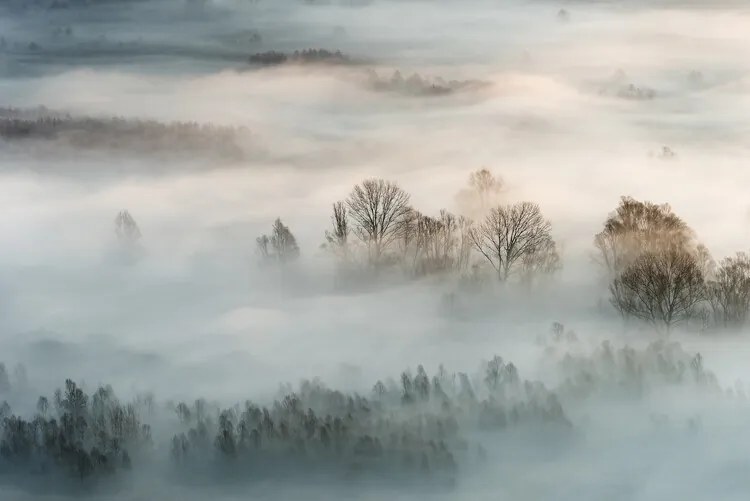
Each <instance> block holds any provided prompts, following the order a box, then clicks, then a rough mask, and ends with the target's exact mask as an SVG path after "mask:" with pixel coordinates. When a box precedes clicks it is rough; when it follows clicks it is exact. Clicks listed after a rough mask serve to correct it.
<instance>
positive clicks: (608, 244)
mask: <svg viewBox="0 0 750 501" xmlns="http://www.w3.org/2000/svg"><path fill="white" fill-rule="evenodd" d="M594 244H595V246H596V248H597V250H598V255H597V258H598V261H599V263H600V264H601V265H602V266H603V268H604V269H605V270H606V272H607V275H608V278H609V282H610V284H609V290H610V294H611V297H610V301H611V303H612V305H613V306H614V307H615V308H616V309H617V310H618V311H619V312H620V313H621V314H622V315H623V316H624V317H634V318H638V319H641V320H645V321H647V322H649V323H651V324H653V325H655V326H657V327H658V328H662V329H665V330H667V331H668V330H670V329H671V328H672V327H673V326H674V325H676V324H680V323H687V322H688V321H689V320H691V319H697V320H700V321H701V323H702V325H703V326H705V325H707V324H708V323H709V322H710V321H711V320H713V322H714V323H715V324H718V325H721V326H723V327H739V326H741V325H743V324H744V323H745V321H746V320H747V313H748V311H750V258H748V256H747V255H746V254H744V253H740V254H737V256H735V257H730V258H726V259H724V260H723V261H722V262H721V263H720V264H719V266H718V267H717V266H716V264H715V263H714V261H713V259H712V258H711V255H710V253H709V252H708V250H707V249H706V247H705V246H703V245H702V244H700V243H698V242H697V240H696V238H695V234H694V232H693V231H692V230H691V229H690V227H689V226H688V225H687V224H686V223H685V222H684V221H683V220H682V219H680V218H679V217H678V216H677V215H676V214H674V213H673V212H672V210H671V208H670V207H669V206H668V205H666V204H664V205H657V204H654V203H651V202H641V201H638V200H635V199H633V198H630V197H623V198H622V199H621V201H620V205H619V206H618V207H617V209H616V210H615V212H614V213H612V214H611V215H610V216H609V218H608V219H607V220H606V222H605V224H604V229H603V230H602V231H601V232H600V233H599V234H597V235H596V237H595V238H594Z"/></svg>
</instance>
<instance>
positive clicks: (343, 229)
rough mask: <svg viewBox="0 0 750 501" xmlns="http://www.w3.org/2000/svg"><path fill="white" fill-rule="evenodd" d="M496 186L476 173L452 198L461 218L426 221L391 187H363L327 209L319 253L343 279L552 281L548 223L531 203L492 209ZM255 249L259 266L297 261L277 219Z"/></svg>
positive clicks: (556, 260)
mask: <svg viewBox="0 0 750 501" xmlns="http://www.w3.org/2000/svg"><path fill="white" fill-rule="evenodd" d="M502 186H503V183H502V180H501V179H498V178H496V177H495V176H494V175H493V174H492V173H491V172H490V171H489V170H487V169H480V170H478V171H476V172H473V173H472V174H471V175H470V176H469V183H468V187H467V189H464V190H462V191H461V192H459V195H458V201H459V205H461V208H462V210H463V211H464V212H466V213H467V214H462V215H456V214H453V213H451V212H449V211H447V210H445V209H442V210H440V211H439V213H438V214H437V215H436V216H429V215H426V214H423V213H421V212H420V211H418V210H416V209H414V208H413V207H412V206H411V203H410V201H411V197H410V195H409V194H408V193H407V192H406V191H404V190H403V189H402V188H401V187H400V186H399V185H398V184H397V183H395V182H393V181H387V180H384V179H365V180H364V181H362V182H361V183H359V184H357V185H355V186H354V187H353V188H352V191H351V192H350V193H349V196H348V197H347V198H346V199H344V200H340V201H338V202H336V203H334V204H333V207H332V213H331V227H330V229H329V230H327V231H326V232H325V242H324V243H323V245H322V248H323V249H325V250H326V251H328V252H329V253H330V254H332V255H333V256H334V258H335V259H336V261H337V263H338V265H339V267H340V270H341V271H346V272H351V271H354V270H358V271H360V272H363V271H370V272H380V271H382V270H385V269H393V268H400V269H401V270H403V271H404V272H406V273H407V275H410V276H416V277H420V276H427V275H435V274H451V273H452V274H456V275H458V276H473V277H476V276H477V275H478V274H480V273H482V270H490V269H491V270H493V272H492V274H494V275H495V276H496V277H497V279H498V280H499V281H501V282H507V281H509V280H512V279H515V280H518V281H522V282H525V283H528V284H530V283H533V282H534V281H535V280H536V279H538V278H540V277H545V276H550V275H552V274H554V273H555V272H557V271H558V270H559V269H560V268H561V263H560V257H559V255H558V252H557V245H556V244H555V241H554V240H553V239H552V235H551V224H550V222H549V221H548V220H547V219H545V218H544V216H543V215H542V212H541V209H540V208H539V206H538V205H536V204H534V203H531V202H519V203H515V204H499V203H497V201H498V196H499V194H500V193H501V191H502ZM256 244H257V250H258V254H259V255H260V256H261V258H262V260H263V261H265V262H268V261H273V262H279V263H282V264H283V263H286V262H288V261H290V260H292V259H295V258H296V257H298V256H299V247H298V246H297V243H296V240H295V238H294V236H293V235H292V233H291V231H290V230H289V228H288V227H286V226H284V225H283V224H282V223H281V221H280V220H279V219H277V220H276V222H275V223H274V225H273V231H272V234H271V236H267V235H262V236H260V237H258V238H257V239H256Z"/></svg>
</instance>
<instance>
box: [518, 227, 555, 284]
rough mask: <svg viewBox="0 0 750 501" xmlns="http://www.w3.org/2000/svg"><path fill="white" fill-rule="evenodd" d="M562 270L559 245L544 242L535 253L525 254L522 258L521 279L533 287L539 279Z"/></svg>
mask: <svg viewBox="0 0 750 501" xmlns="http://www.w3.org/2000/svg"><path fill="white" fill-rule="evenodd" d="M561 268H562V263H561V261H560V254H558V252H557V244H555V241H554V240H552V239H551V238H550V239H547V240H545V241H544V242H542V244H541V245H539V247H537V248H536V249H535V250H534V252H529V253H527V254H524V256H523V257H522V258H521V270H520V271H521V279H522V281H523V282H524V283H526V284H528V285H531V284H533V283H534V280H535V279H537V278H538V277H543V276H550V275H553V274H555V273H557V272H558V271H560V269H561Z"/></svg>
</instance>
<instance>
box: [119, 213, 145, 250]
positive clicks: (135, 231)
mask: <svg viewBox="0 0 750 501" xmlns="http://www.w3.org/2000/svg"><path fill="white" fill-rule="evenodd" d="M115 234H116V235H117V238H118V239H119V240H120V242H121V243H122V244H125V245H132V244H134V243H136V242H137V241H138V240H139V239H140V238H141V230H140V229H139V228H138V224H137V223H136V222H135V219H133V216H131V215H130V212H128V211H127V210H122V211H120V212H119V213H118V214H117V217H116V218H115Z"/></svg>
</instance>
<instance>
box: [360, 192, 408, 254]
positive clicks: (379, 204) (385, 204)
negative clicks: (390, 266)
mask: <svg viewBox="0 0 750 501" xmlns="http://www.w3.org/2000/svg"><path fill="white" fill-rule="evenodd" d="M346 206H347V208H348V209H349V217H350V218H351V219H352V221H353V224H354V228H353V230H354V234H355V235H357V236H358V237H359V238H360V239H361V240H362V241H363V242H364V243H365V244H366V245H367V248H368V258H369V263H370V264H371V265H374V266H378V265H380V264H381V263H382V258H383V255H384V253H385V252H387V251H388V249H389V248H390V246H391V244H393V242H394V241H395V240H396V239H397V238H398V237H399V232H400V230H401V228H402V223H403V218H404V217H405V216H407V214H408V213H409V210H410V209H409V194H408V193H406V192H405V191H404V190H402V189H401V188H399V186H398V185H397V184H396V183H393V182H391V181H384V180H382V179H366V180H365V181H363V182H362V183H361V184H358V185H356V186H355V187H354V188H353V189H352V192H351V193H350V194H349V197H348V198H347V199H346Z"/></svg>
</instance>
